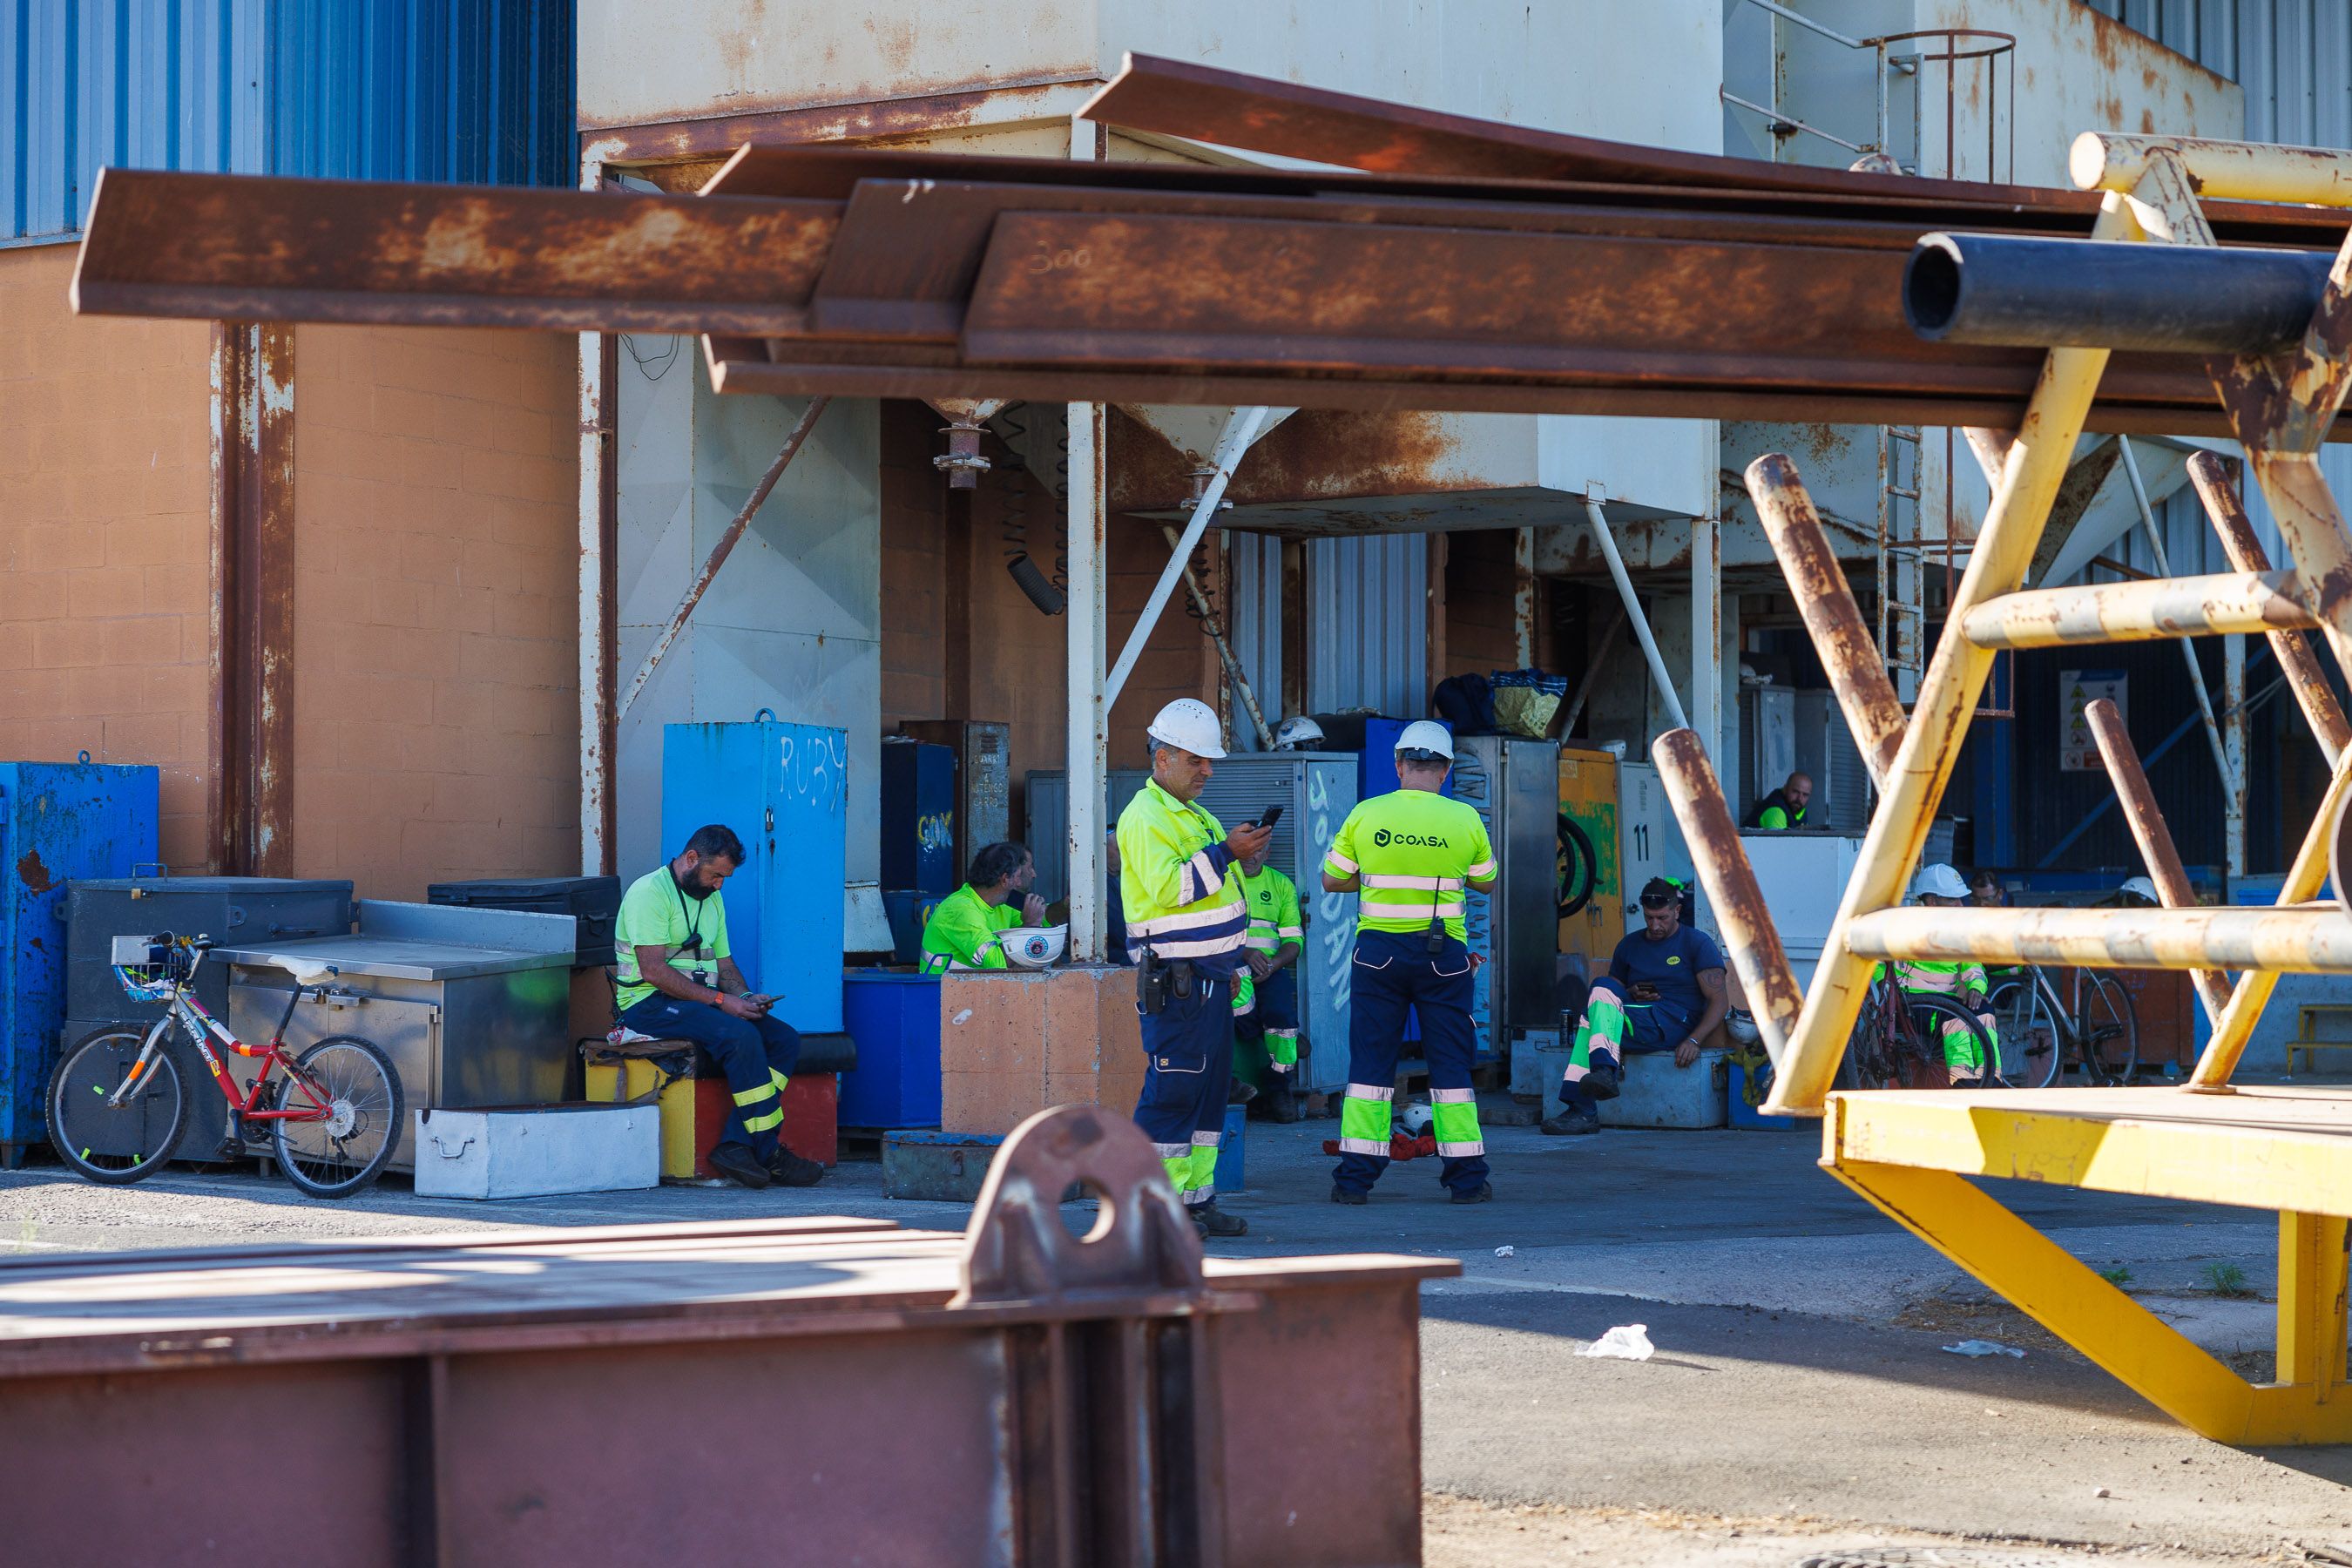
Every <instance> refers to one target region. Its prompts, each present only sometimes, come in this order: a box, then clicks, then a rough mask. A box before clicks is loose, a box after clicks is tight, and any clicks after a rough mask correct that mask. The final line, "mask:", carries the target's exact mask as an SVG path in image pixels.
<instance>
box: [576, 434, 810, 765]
mask: <svg viewBox="0 0 2352 1568" xmlns="http://www.w3.org/2000/svg"><path fill="white" fill-rule="evenodd" d="M832 401H833V400H832V399H831V398H829V397H813V398H811V399H809V405H808V406H807V407H806V408H805V409H803V410H802V411H801V416H800V421H799V423H797V424H795V425H794V426H793V427H792V429H791V431H790V432H789V433H787V434H786V435H785V437H784V444H783V446H782V447H781V448H780V449H779V450H778V451H777V453H776V458H775V461H773V462H772V463H770V464H769V465H768V471H767V472H765V473H763V474H761V476H760V482H759V483H758V484H756V485H753V486H752V487H751V494H750V495H749V496H746V497H745V498H744V500H743V504H742V506H741V507H740V508H739V509H737V510H736V513H735V515H734V516H733V517H732V518H730V519H729V520H728V523H727V527H726V528H725V529H724V530H723V531H721V532H720V533H719V541H718V542H717V543H715V544H713V545H712V546H711V547H710V554H709V558H708V559H706V560H705V561H704V562H703V563H702V570H701V571H699V572H698V573H696V574H695V576H694V581H693V582H691V583H689V584H687V585H686V593H685V594H684V595H682V596H681V597H680V598H679V599H678V602H677V609H675V610H672V611H671V612H670V616H669V619H668V621H667V622H666V623H664V625H663V626H662V629H661V631H660V632H659V634H657V635H656V637H655V638H654V642H653V647H649V648H647V649H646V660H645V662H644V663H643V664H641V665H639V666H637V672H636V674H635V675H633V676H631V677H630V678H629V684H628V685H626V686H625V687H623V688H622V689H621V695H620V698H619V700H617V701H615V702H614V705H613V717H614V721H615V722H616V723H617V722H618V721H620V720H621V719H622V718H623V717H625V715H626V714H627V713H628V711H629V707H630V705H631V704H632V703H634V702H635V701H636V700H637V693H639V692H640V691H643V690H644V689H646V682H647V681H649V680H651V679H653V678H654V671H655V670H656V669H657V668H660V667H661V661H662V659H663V658H665V657H666V656H667V654H668V653H669V650H670V645H671V644H673V643H675V642H676V641H677V636H678V633H680V632H682V631H684V630H685V629H686V623H687V622H688V620H690V619H691V618H692V617H693V616H694V607H695V606H696V605H699V604H700V603H702V595H705V594H707V593H709V591H710V584H712V583H713V582H714V581H716V580H717V578H718V576H719V568H720V567H721V566H724V565H726V564H727V557H728V556H729V555H730V554H732V553H734V550H735V545H736V542H738V541H740V539H741V538H742V537H743V531H744V530H745V529H747V528H749V527H751V519H752V518H753V517H755V516H757V515H758V514H759V510H760V508H761V506H763V505H764V504H766V502H767V500H768V496H769V494H770V493H771V492H772V491H773V490H774V489H775V488H776V481H777V480H779V479H782V478H783V477H784V470H785V469H786V468H791V467H792V466H793V458H797V457H799V456H800V452H801V447H802V446H803V445H804V444H805V443H806V442H807V440H808V438H809V432H810V431H812V430H814V429H815V428H816V422H817V420H818V419H819V418H820V417H822V416H824V410H825V405H827V404H829V403H831V402H832Z"/></svg>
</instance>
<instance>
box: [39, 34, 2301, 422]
mask: <svg viewBox="0 0 2352 1568" xmlns="http://www.w3.org/2000/svg"><path fill="white" fill-rule="evenodd" d="M1086 113H1087V115H1088V116H1089V117H1091V118H1093V119H1096V120H1099V121H1105V122H1107V123H1109V124H1113V125H1118V126H1125V127H1128V128H1130V129H1134V130H1139V131H1142V132H1150V133H1154V134H1160V135H1171V136H1185V137H1190V138H1193V139H1196V140H1203V141H1211V142H1222V143H1224V144H1227V145H1231V146H1237V147H1243V148H1248V149H1251V150H1254V151H1258V152H1264V153H1278V154H1281V155H1284V156H1286V157H1290V158H1305V159H1314V160H1317V161H1319V162H1324V163H1334V164H1349V165H1353V167H1351V168H1345V169H1334V170H1330V171H1328V172H1326V171H1307V172H1293V171H1287V170H1283V171H1277V170H1247V169H1234V168H1230V167H1212V166H1208V165H1201V166H1183V165H1171V164H1166V163H1148V164H1147V163H1074V162H1069V161H1065V160H1057V159H1003V158H972V157H964V156H958V155H952V154H943V153H891V152H878V151H870V150H859V149H825V148H809V147H790V148H785V147H747V148H744V149H742V150H741V151H740V152H739V153H737V155H736V156H735V157H734V158H733V159H732V160H731V161H730V163H728V164H727V165H726V166H725V167H724V168H723V169H722V170H721V171H720V172H719V174H717V175H716V176H715V177H714V178H713V179H712V180H711V182H710V183H709V185H708V186H707V187H706V188H705V190H704V192H703V194H702V195H696V196H675V195H643V194H620V193H583V192H564V191H521V190H506V189H480V188H463V187H449V186H428V185H397V184H376V183H359V182H333V181H305V180H279V179H264V178H256V177H251V176H239V175H212V174H155V173H147V172H140V171H128V170H120V169H115V170H108V171H107V172H106V173H105V174H104V175H103V176H102V178H101V181H100V187H99V192H98V195H97V197H96V200H95V202H94V204H93V206H92V210H91V215H90V221H89V231H88V235H87V237H86V238H85V240H84V243H83V248H82V257H81V264H80V268H79V272H78V274H77V277H76V280H75V300H76V304H77V308H79V309H80V310H85V311H91V312H97V313H105V314H128V315H172V316H194V317H214V318H259V319H268V320H297V321H373V322H399V323H414V324H419V325H475V326H507V327H541V328H552V329H559V330H566V331H574V330H603V331H676V332H698V333H701V334H704V335H705V337H706V343H707V349H708V353H709V357H710V362H711V372H712V375H713V378H714V380H715V381H716V383H717V384H718V385H719V388H720V389H721V390H722V391H731V392H745V391H751V392H774V393H787V394H794V395H814V394H834V395H856V396H887V397H921V398H928V399H931V400H934V401H937V400H940V399H945V398H998V399H1012V398H1018V399H1044V400H1051V401H1057V402H1058V401H1071V400H1082V401H1094V402H1116V403H1189V404H1212V405H1271V406H1278V407H1303V408H1341V409H1361V410H1374V411H1381V410H1390V409H1405V408H1411V409H1423V410H1453V411H1465V412H1506V413H1550V414H1596V413H1607V414H1615V415H1657V416H1700V417H1710V418H1756V419H1776V420H1801V421H1815V420H1823V421H1843V422H1851V423H1870V424H1880V423H1886V422H1896V423H1906V424H1927V425H1979V426H2014V425H2015V424H2016V423H2017V421H2018V419H2019V418H2020V417H2021V415H2022V414H2023V412H2024V408H2025V405H2026V401H2027V399H2028V397H2029V396H2030V395H2031V393H2032V388H2033V384H2034V379H2035V377H2036V375H2037V374H2039V371H2040V368H2041V363H2042V355H2041V353H2040V352H2039V351H2037V350H2034V349H2030V348H2018V347H2003V346H1996V345H1974V346H1970V345H1961V344H1956V343H1950V342H1923V341H1921V340H1920V338H1919V337H1918V336H1917V335H1916V333H1914V332H1913V331H1912V330H1911V328H1910V326H1909V324H1908V323H1906V321H1905V319H1904V314H1903V309H1902V290H1901V284H1902V278H1903V270H1904V267H1905V264H1906V261H1907V259H1908V258H1909V256H1910V253H1911V249H1912V247H1913V245H1914V243H1915V242H1916V240H1918V239H1919V237H1921V236H1923V235H1925V234H1927V233H1929V232H1931V231H1937V230H1959V231H1965V232H1973V233H1994V234H2001V235H2011V236H2021V237H2056V238H2070V237H2072V238H2079V237H2084V236H2087V235H2088V234H2089V233H2090V231H2091V227H2092V224H2093V222H2094V220H2095V217H2096V215H2097V212H2098V205H2099V199H2098V196H2097V195H2096V194H2095V193H2093V192H2088V191H2055V190H2044V189H2039V188H2029V187H2023V186H2006V185H1988V184H1963V183H1958V182H1951V181H1940V180H1918V179H1911V178H1906V177H1904V176H1900V175H1888V174H1852V173H1846V172H1843V171H1837V170H1821V169H1801V168H1796V167H1792V166H1788V165H1780V164H1771V163H1758V162H1754V161H1751V160H1745V159H1734V158H1723V157H1716V156H1711V155H1706V154H1699V153H1676V152H1666V151H1659V150H1655V149H1650V148H1641V147H1632V146H1623V145H1619V144H1616V143H1612V142H1597V141H1593V140H1591V139H1588V138H1583V137H1576V136H1565V135H1559V134H1557V133H1553V132H1538V131H1528V130H1525V129H1522V128H1518V127H1513V126H1506V125H1497V124H1494V123H1491V122H1487V121H1477V120H1470V119H1465V118H1461V117H1457V116H1451V115H1442V114H1434V113H1430V112H1428V111H1424V110H1411V109H1405V108H1402V107H1400V106H1397V105H1394V104H1387V103H1380V102H1376V101H1373V100H1366V99H1357V98H1350V97H1348V96H1346V95H1343V94H1339V93H1331V92H1324V91H1320V90H1318V89H1307V88H1300V87H1296V86H1291V85H1288V84H1284V83H1277V82H1270V81H1265V80H1261V79H1255V78H1251V77H1245V76H1240V75H1236V74H1234V73H1231V72H1225V71H1218V70H1212V69H1207V68H1202V67H1197V66H1184V65H1178V64H1175V63H1173V62H1169V61H1163V60H1154V59H1149V58H1131V59H1130V60H1129V64H1128V67H1127V69H1126V70H1125V71H1124V72H1122V74H1121V75H1120V76H1119V78H1118V79H1117V80H1115V81H1113V82H1112V83H1111V84H1110V85H1109V86H1108V87H1107V88H1106V89H1104V90H1103V91H1102V92H1101V93H1100V94H1099V95H1097V98H1096V99H1095V100H1094V101H1093V102H1092V103H1091V104H1090V105H1089V106H1088V107H1087V110H1086ZM2207 211H2208V213H2209V215H2210V221H2211V223H2212V226H2213V228H2214V231H2215V234H2216V236H2217V237H2218V238H2219V239H2220V240H2221V242H2222V243H2224V244H2226V245H2234V246H2260V247H2280V248H2286V249H2294V250H2308V251H2314V252H2321V251H2327V250H2332V249H2333V248H2334V247H2335V244H2336V239H2337V238H2338V237H2339V236H2338V233H2337V228H2336V225H2337V222H2338V220H2336V219H2335V218H2334V217H2332V216H2330V215H2328V214H2326V213H2325V212H2323V211H2319V210H2316V209H2307V208H2291V207H2282V206H2278V205H2259V204H2252V203H2228V202H2214V203H2209V204H2208V205H2207ZM2089 427H2090V428H2091V429H2094V430H2105V431H2129V432H2134V433H2171V434H2179V435H2205V436H2226V435H2228V434H2229V433H2230V432H2229V430H2228V427H2227V425H2226V423H2225V421H2224V419H2223V417H2222V414H2221V409H2220V408H2219V407H2218V406H2217V405H2216V404H2215V401H2214V398H2213V395H2212V389H2211V385H2210V382H2209V380H2208V379H2207V377H2206V374H2205V372H2204V368H2203V366H2202V364H2201V363H2200V361H2199V359H2198V358H2197V357H2196V356H2195V355H2193V354H2187V353H2119V354H2117V355H2116V361H2115V363H2114V366H2113V367H2112V368H2111V369H2110V370H2109V372H2108V374H2107V376H2106V378H2105V382H2104V383H2103V384H2101V386H2100V389H2099V396H2098V400H2097V402H2096V404H2095V405H2094V407H2093V409H2092V411H2091V415H2090V420H2089Z"/></svg>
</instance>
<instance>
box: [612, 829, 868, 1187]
mask: <svg viewBox="0 0 2352 1568" xmlns="http://www.w3.org/2000/svg"><path fill="white" fill-rule="evenodd" d="M742 863H743V841H742V840H741V839H740V838H738V837H735V835H734V833H733V831H732V830H731V829H730V828H728V827H727V826H725V825H724V824H722V823H716V822H714V823H711V824H710V825H709V826H705V827H698V828H696V829H695V830H694V836H693V837H690V838H688V840H687V841H686V847H685V848H683V849H681V850H679V851H678V854H677V858H676V859H674V860H672V861H670V863H669V864H668V865H667V866H657V867H656V868H654V869H652V870H650V871H648V872H646V874H645V875H644V876H642V877H640V878H638V879H636V880H635V881H634V882H632V883H630V884H629V890H628V891H627V892H626V893H624V894H623V895H622V896H621V910H620V915H619V917H618V918H617V919H616V920H615V921H614V924H613V947H614V953H615V955H616V960H617V962H616V965H615V971H614V979H615V982H616V985H615V990H614V1004H615V1005H616V1006H617V1007H618V1008H619V1011H620V1022H621V1025H622V1026H623V1027H625V1028H628V1029H632V1030H635V1032H636V1033H638V1034H640V1035H646V1036H651V1037H654V1038H656V1039H667V1040H692V1041H693V1042H694V1043H695V1044H696V1045H697V1046H698V1047H701V1048H702V1050H704V1051H705V1052H707V1053H708V1054H709V1057H710V1058H711V1059H712V1060H714V1061H716V1062H717V1063H718V1064H719V1070H720V1071H721V1072H723V1073H725V1074H726V1075H727V1087H728V1089H729V1090H730V1092H731V1093H732V1094H733V1096H734V1104H733V1105H732V1106H731V1107H730V1109H729V1110H728V1112H727V1124H726V1126H725V1127H723V1128H721V1129H720V1130H719V1146H718V1147H717V1148H715V1149H713V1150H711V1151H710V1168H711V1169H712V1170H714V1171H717V1172H719V1173H721V1174H723V1175H725V1176H727V1177H729V1178H730V1179H731V1180H733V1181H737V1182H740V1183H741V1184H743V1185H745V1186H747V1187H764V1186H766V1185H768V1184H770V1183H772V1182H781V1183H782V1184H784V1185H785V1186H788V1187H809V1186H814V1185H815V1184H817V1183H818V1182H819V1181H821V1180H823V1179H824V1166H823V1165H820V1164H818V1163H816V1162H815V1161H814V1160H803V1159H802V1158H801V1157H800V1156H799V1155H798V1154H795V1153H793V1152H792V1151H791V1150H790V1149H787V1148H785V1147H784V1145H783V1142H782V1139H781V1138H780V1137H778V1135H777V1132H776V1129H777V1128H778V1127H780V1126H782V1124H783V1120H784V1107H783V1092H784V1086H785V1084H786V1082H787V1081H788V1080H789V1079H790V1078H791V1076H792V1070H793V1066H794V1064H795V1063H797V1062H798V1061H799V1060H800V1054H801V1037H800V1035H799V1033H798V1032H797V1031H796V1030H794V1029H793V1026H791V1025H790V1024H787V1023H785V1022H784V1021H783V1020H782V1018H775V1017H771V1016H769V1009H770V1008H771V1007H772V1006H773V1005H775V1002H776V998H774V997H773V996H770V995H766V994H762V993H761V992H757V991H754V990H752V989H751V985H750V984H749V983H747V982H746V981H745V980H744V978H743V972H742V971H741V970H740V969H739V968H737V967H736V964H735V959H734V955H733V952H732V951H731V950H730V947H729V946H728V942H727V900H726V899H725V897H724V896H723V895H721V893H720V892H719V889H720V887H721V886H723V885H724V884H725V882H726V880H727V879H728V878H729V877H730V876H732V875H734V873H735V869H736V868H737V867H739V866H740V865H742Z"/></svg>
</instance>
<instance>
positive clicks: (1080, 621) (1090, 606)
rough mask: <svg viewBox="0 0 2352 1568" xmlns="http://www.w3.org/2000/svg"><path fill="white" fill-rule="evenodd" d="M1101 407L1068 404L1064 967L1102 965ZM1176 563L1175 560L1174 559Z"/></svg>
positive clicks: (1105, 760) (1104, 517)
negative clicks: (1066, 954) (1067, 875)
mask: <svg viewBox="0 0 2352 1568" xmlns="http://www.w3.org/2000/svg"><path fill="white" fill-rule="evenodd" d="M1105 415H1106V410H1105V408H1104V405H1101V404H1099V403H1073V404H1071V405H1070V477H1069V481H1068V487H1069V488H1068V489H1067V490H1066V503H1067V505H1068V507H1069V551H1070V600H1069V606H1068V610H1067V614H1068V616H1069V626H1068V627H1067V628H1066V629H1067V631H1068V634H1069V658H1068V667H1069V677H1068V679H1069V712H1068V771H1069V781H1070V783H1069V793H1070V805H1069V818H1070V837H1069V843H1068V845H1067V846H1066V852H1067V854H1068V856H1069V868H1070V889H1069V893H1070V960H1071V962H1072V963H1101V962H1103V957H1104V953H1103V943H1104V940H1105V935H1106V933H1107V932H1108V930H1109V924H1108V917H1107V916H1106V915H1105V914H1104V910H1103V894H1104V883H1103V831H1104V829H1105V827H1106V826H1108V825H1107V824H1106V823H1105V822H1104V821H1103V810H1104V805H1105V802H1104V795H1105V793H1106V792H1107V791H1108V788H1109V765H1110V732H1109V729H1108V724H1109V718H1110V701H1109V699H1108V697H1107V696H1106V695H1105V693H1104V689H1103V655H1104V649H1105V644H1106V638H1105V636H1104V630H1105V623H1106V618H1107V616H1108V610H1109V604H1110V602H1109V592H1108V582H1107V579H1106V568H1107V564H1108V556H1107V552H1108V543H1109V541H1108V536H1107V534H1106V532H1105V525H1106V523H1107V522H1108V519H1109V516H1110V497H1109V494H1108V463H1107V458H1106V454H1105V451H1104V446H1105V442H1106V439H1107V434H1108V433H1107V431H1106V429H1105ZM1179 559H1181V557H1179Z"/></svg>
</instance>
